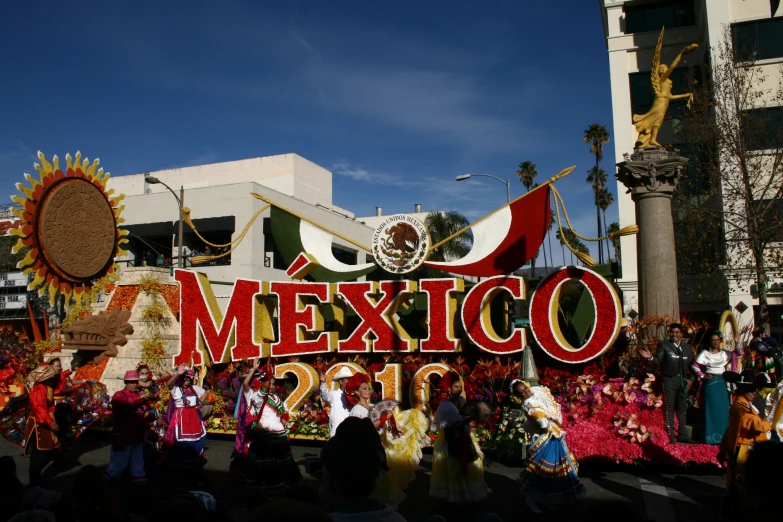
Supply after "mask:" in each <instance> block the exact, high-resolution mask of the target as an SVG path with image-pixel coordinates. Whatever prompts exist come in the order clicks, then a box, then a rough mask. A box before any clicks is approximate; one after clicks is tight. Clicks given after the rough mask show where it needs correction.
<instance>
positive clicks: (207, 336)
mask: <svg viewBox="0 0 783 522" xmlns="http://www.w3.org/2000/svg"><path fill="white" fill-rule="evenodd" d="M174 278H175V279H176V280H177V281H179V285H180V314H179V317H180V319H179V324H180V350H179V353H178V354H177V355H176V356H175V357H174V364H175V365H177V364H191V363H192V364H204V361H203V360H202V355H201V354H202V353H208V354H209V357H210V358H211V359H212V362H213V363H220V362H227V360H229V359H231V360H235V361H236V360H240V359H247V358H249V357H258V356H259V355H260V346H258V345H257V344H255V343H254V342H253V303H254V301H255V300H254V296H255V295H256V294H258V293H259V291H260V286H261V284H260V282H259V281H251V280H247V279H237V280H236V283H235V284H234V292H233V293H232V294H231V299H230V301H229V303H228V307H227V308H226V315H225V317H223V314H222V313H221V311H220V308H219V307H218V303H217V299H216V298H215V294H214V293H213V292H212V285H210V283H209V280H208V279H207V276H206V274H201V273H194V272H191V271H188V270H175V271H174ZM224 359H225V360H224Z"/></svg>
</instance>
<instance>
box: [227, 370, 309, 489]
mask: <svg viewBox="0 0 783 522" xmlns="http://www.w3.org/2000/svg"><path fill="white" fill-rule="evenodd" d="M256 376H257V377H256ZM254 377H256V378H255V379H254ZM274 384H275V370H274V368H273V367H272V366H270V365H267V366H264V367H263V368H261V369H260V370H259V360H258V359H256V360H254V361H253V367H252V369H251V370H250V372H249V373H248V374H247V376H246V377H245V380H244V382H243V383H242V398H241V399H240V400H241V401H244V408H245V409H246V412H244V413H242V414H240V418H241V419H243V421H242V424H243V425H242V426H240V425H237V431H239V430H245V432H246V434H247V438H248V439H249V440H250V442H249V445H248V446H247V459H246V460H245V463H244V466H243V467H244V475H245V478H246V480H247V485H248V487H249V488H252V489H261V490H265V491H272V490H276V489H282V488H285V487H290V486H293V485H295V484H298V483H299V482H300V481H301V480H302V475H301V473H300V472H299V466H298V465H297V464H296V462H295V461H294V457H293V455H292V454H291V445H290V444H289V442H288V430H287V429H286V422H288V413H287V412H286V411H285V406H284V404H283V401H282V400H281V399H280V397H278V396H277V395H276V394H275V393H274V392H273V391H272V390H273V387H274ZM242 407H243V406H240V409H242Z"/></svg>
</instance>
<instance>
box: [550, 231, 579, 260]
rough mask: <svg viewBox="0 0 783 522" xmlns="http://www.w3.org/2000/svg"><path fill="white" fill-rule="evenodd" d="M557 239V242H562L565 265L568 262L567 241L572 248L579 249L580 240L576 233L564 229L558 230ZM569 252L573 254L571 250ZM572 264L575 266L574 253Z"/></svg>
mask: <svg viewBox="0 0 783 522" xmlns="http://www.w3.org/2000/svg"><path fill="white" fill-rule="evenodd" d="M561 232H562V233H561ZM563 236H565V237H563ZM555 238H557V240H558V241H560V248H561V249H562V250H563V263H564V264H565V262H566V260H565V248H564V247H565V244H566V240H567V241H568V244H569V245H571V246H572V247H574V248H576V247H577V244H576V242H577V241H579V238H577V237H576V235H575V234H574V231H573V230H571V229H570V228H564V229H562V231H561V230H558V231H557V234H555ZM569 252H571V250H570V249H569ZM571 264H572V265H573V264H574V253H573V252H571Z"/></svg>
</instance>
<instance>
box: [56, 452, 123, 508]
mask: <svg viewBox="0 0 783 522" xmlns="http://www.w3.org/2000/svg"><path fill="white" fill-rule="evenodd" d="M105 502H106V497H105V495H104V480H103V474H102V473H101V470H100V469H98V468H96V467H95V466H92V465H87V466H83V467H82V468H81V469H80V470H79V471H78V473H76V477H75V478H74V480H73V487H72V488H71V490H70V492H68V494H67V495H66V496H65V498H64V499H63V501H62V503H61V504H60V509H59V510H58V511H59V516H58V520H79V521H80V522H93V521H94V522H99V521H101V520H111V519H112V518H113V517H111V516H109V511H110V510H109V509H108V507H107V506H106V503H105Z"/></svg>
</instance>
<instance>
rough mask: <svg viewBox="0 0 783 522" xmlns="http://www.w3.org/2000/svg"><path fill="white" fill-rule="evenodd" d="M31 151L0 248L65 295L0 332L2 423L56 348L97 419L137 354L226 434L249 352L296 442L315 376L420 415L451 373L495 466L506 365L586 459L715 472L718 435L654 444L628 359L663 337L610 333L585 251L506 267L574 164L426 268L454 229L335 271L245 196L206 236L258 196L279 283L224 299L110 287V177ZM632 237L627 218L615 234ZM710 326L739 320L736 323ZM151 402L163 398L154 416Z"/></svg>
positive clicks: (310, 413) (311, 428)
mask: <svg viewBox="0 0 783 522" xmlns="http://www.w3.org/2000/svg"><path fill="white" fill-rule="evenodd" d="M39 159H40V161H41V163H40V164H36V170H37V171H38V172H39V174H40V177H39V178H38V179H36V178H34V177H32V176H30V175H26V178H27V181H28V183H29V186H26V185H23V184H19V185H18V188H19V189H20V190H21V192H22V195H21V196H16V197H15V201H16V202H17V203H19V204H20V205H21V209H19V210H18V211H17V216H18V217H19V219H20V224H19V226H18V228H15V229H13V230H11V232H10V233H11V234H13V235H14V236H16V237H17V238H18V242H17V244H16V246H15V247H14V251H20V252H22V253H24V254H25V257H24V259H23V260H22V261H21V262H20V263H19V267H20V268H22V269H23V270H24V271H25V272H27V273H30V274H33V281H32V282H31V283H30V289H31V290H32V289H35V290H38V291H39V293H40V294H41V295H47V296H49V298H50V300H51V302H53V303H54V302H55V300H56V299H63V300H64V302H65V304H66V307H67V310H68V312H67V317H66V319H65V321H64V322H63V325H62V328H61V329H60V330H59V331H55V332H50V333H49V335H47V336H42V335H40V333H39V334H38V335H37V338H36V339H33V340H29V339H15V340H13V342H12V341H11V340H8V339H7V336H6V338H5V340H4V341H3V342H4V348H5V350H4V354H3V356H2V358H0V393H2V394H3V401H4V404H5V405H6V406H7V407H6V408H5V409H3V410H2V412H0V425H5V426H8V425H9V423H11V424H13V423H15V422H18V421H19V417H20V416H22V415H23V414H24V411H23V409H20V408H16V409H15V408H12V407H11V406H13V405H14V401H17V402H19V401H21V400H22V399H21V398H19V397H23V395H24V393H25V387H24V376H25V373H26V372H29V371H31V369H32V368H34V367H35V365H36V364H37V363H40V361H41V360H46V359H48V358H51V357H54V356H57V357H60V358H61V360H62V361H63V364H64V367H67V366H68V362H69V361H70V360H72V359H73V360H76V361H77V363H78V369H77V370H76V372H75V375H74V377H75V378H76V379H79V380H84V381H89V382H92V383H93V384H92V385H90V386H93V387H92V388H88V389H89V390H90V391H87V392H80V393H81V395H78V394H77V395H78V396H79V397H82V398H84V396H85V395H86V396H88V397H89V396H92V400H93V403H94V405H93V406H92V407H93V410H92V412H93V414H94V415H93V416H94V417H95V418H96V419H97V418H102V419H103V421H104V423H107V422H110V412H109V411H106V410H105V406H106V405H105V399H106V395H105V394H106V392H108V393H112V392H114V391H116V390H117V389H119V388H120V387H122V381H121V376H122V375H123V374H124V372H125V371H126V370H128V369H131V368H135V366H136V365H137V364H138V363H139V362H141V361H144V362H145V363H147V364H148V365H149V366H150V367H151V369H152V370H153V373H154V374H155V375H156V376H157V377H158V378H165V377H166V376H167V375H168V374H169V373H170V372H171V371H172V369H173V367H174V366H175V365H177V364H186V365H190V366H192V367H194V368H196V369H197V372H198V373H197V374H198V380H199V381H200V383H201V384H202V386H204V387H205V388H207V389H208V390H209V393H208V395H207V398H206V399H205V408H204V413H205V418H206V420H205V422H206V423H207V427H208V430H209V431H210V432H212V433H233V431H234V428H235V420H234V411H235V406H236V399H237V394H238V392H239V390H240V387H241V379H240V378H241V376H242V375H243V374H244V373H245V372H246V370H247V368H248V366H249V363H248V360H250V359H253V358H257V357H261V358H263V359H264V360H270V361H272V362H274V364H275V365H276V377H277V378H278V384H277V386H278V392H279V393H280V395H281V396H282V397H284V398H285V404H286V407H287V409H288V410H289V411H290V412H291V420H290V423H289V425H288V427H289V429H290V432H291V436H292V437H293V438H308V439H325V438H326V437H328V432H329V430H328V414H329V411H328V405H327V404H325V403H324V402H323V401H322V400H321V399H320V397H319V392H318V385H319V373H321V372H323V373H325V374H326V376H327V382H328V383H331V376H332V375H334V374H335V373H336V372H338V371H339V370H340V369H341V368H342V367H344V366H348V367H349V368H350V369H351V370H352V371H353V372H363V373H366V374H367V375H368V376H369V377H370V378H371V380H372V381H373V383H374V387H375V392H376V396H375V397H374V398H373V400H374V401H375V400H381V399H390V400H393V401H396V402H397V403H398V404H399V407H400V408H403V409H405V408H419V409H421V410H422V411H424V412H425V413H427V414H430V413H431V412H432V411H433V409H432V404H431V400H432V397H431V396H430V390H431V389H432V388H433V387H435V386H437V383H438V380H439V378H440V376H442V375H443V374H444V373H445V372H447V371H449V370H451V369H453V370H455V371H457V372H458V373H460V374H461V375H462V376H463V378H464V382H465V394H466V397H467V399H468V400H480V401H483V402H486V403H487V404H489V405H490V407H491V411H492V413H491V415H490V416H489V418H488V419H487V420H486V422H482V423H480V424H479V425H477V426H476V429H477V431H478V434H479V436H480V439H481V443H482V445H483V446H484V448H485V449H486V450H487V451H488V452H489V454H490V455H495V456H497V457H498V458H502V457H506V456H519V455H520V448H521V447H523V442H524V440H525V434H524V430H523V429H522V424H523V417H522V416H521V415H520V411H519V408H518V404H515V403H514V401H513V399H512V398H511V397H509V389H508V386H509V384H510V382H511V380H512V379H514V378H517V377H520V376H522V377H524V378H526V379H528V380H531V381H533V382H539V383H540V384H541V385H545V386H548V387H549V388H550V389H551V391H552V394H553V395H554V396H555V398H556V399H557V401H558V402H560V404H561V406H562V408H563V416H564V428H565V429H566V430H567V432H568V434H569V435H568V437H569V439H568V440H569V445H570V447H571V449H572V450H573V452H574V453H575V455H576V456H577V458H578V459H579V460H580V461H582V462H591V461H592V462H622V463H632V462H639V461H654V462H656V463H663V464H675V465H684V464H687V463H698V464H712V465H717V460H716V455H717V448H716V447H714V446H707V445H697V446H684V445H672V444H669V442H668V438H667V436H666V435H665V432H664V422H663V412H662V408H661V406H662V397H661V389H660V385H659V383H658V381H656V379H655V376H654V373H653V371H652V369H651V368H648V367H645V366H644V365H643V364H642V363H641V362H640V359H639V358H638V357H637V356H636V349H637V348H638V347H639V346H641V345H655V344H656V343H657V342H658V340H659V339H658V338H656V337H655V335H654V334H650V333H649V332H656V331H659V330H660V329H659V328H650V326H655V327H657V326H660V325H661V323H664V322H666V321H668V320H669V318H661V319H658V320H655V319H650V320H648V321H647V322H645V321H638V322H634V323H632V324H630V325H628V327H627V328H624V330H623V331H622V333H621V326H622V321H623V318H622V308H621V305H620V300H619V298H618V296H617V294H616V292H615V289H614V286H613V285H612V284H611V283H610V282H609V281H608V280H607V279H605V278H604V277H602V276H601V275H599V274H598V273H597V272H595V271H593V270H591V269H590V268H588V267H590V266H592V263H593V260H592V259H591V258H589V256H587V255H585V254H583V253H581V252H579V253H577V255H578V256H579V258H580V260H581V261H582V263H583V264H584V265H585V267H573V266H571V267H564V268H562V269H561V270H559V271H556V272H554V273H552V274H550V275H549V276H547V277H545V278H544V279H543V280H541V281H540V282H538V284H537V286H536V287H535V288H528V281H527V280H526V279H525V278H522V277H519V276H515V275H509V274H513V273H514V271H515V270H516V269H518V268H519V267H520V266H522V265H524V264H525V263H527V262H528V260H529V259H530V258H532V257H533V255H535V253H536V251H537V250H538V249H539V247H540V245H541V243H542V241H543V240H544V238H545V235H546V233H547V231H548V224H549V216H550V212H551V211H550V202H554V207H555V214H556V215H557V220H558V223H559V224H560V226H561V227H565V226H566V224H567V226H568V227H569V228H570V223H569V222H568V215H567V213H566V211H565V205H564V200H563V197H562V196H561V195H560V193H559V192H558V191H557V190H556V189H555V187H554V182H555V181H557V180H558V179H560V178H561V177H563V176H565V175H567V174H568V173H569V172H570V171H571V170H573V167H572V168H569V169H565V170H564V171H562V172H561V173H559V174H557V175H556V176H554V177H552V178H551V179H550V180H549V181H547V182H546V183H544V184H542V185H541V186H540V187H538V188H536V189H534V190H531V191H530V192H529V193H527V194H525V195H523V196H521V197H519V198H517V199H515V200H514V201H512V202H510V203H509V204H508V205H505V206H503V207H501V208H500V209H498V210H496V211H495V212H493V213H491V214H489V215H488V216H485V217H484V218H482V219H480V220H478V221H477V222H475V223H473V224H472V225H470V226H469V227H467V228H466V229H464V230H462V231H459V232H457V234H460V233H464V232H465V231H467V230H468V229H470V230H471V231H472V233H473V238H474V239H473V241H472V247H471V250H470V252H469V253H468V255H467V256H465V257H464V258H462V259H455V260H448V261H441V262H436V261H429V260H428V258H429V257H430V254H431V253H432V252H433V251H434V250H436V249H437V248H438V247H440V246H441V244H442V243H444V242H445V241H448V240H450V239H451V238H447V239H446V240H444V241H442V242H440V243H437V244H434V245H433V244H432V242H431V239H430V237H429V233H428V230H427V228H426V226H425V225H424V224H423V223H421V222H420V221H418V220H416V219H414V218H412V217H409V216H391V217H390V218H388V219H387V220H385V221H384V222H383V223H382V224H381V225H380V226H379V227H378V229H377V230H376V232H375V234H374V236H373V242H372V244H371V245H362V244H359V243H357V242H356V241H354V240H352V239H351V238H347V237H343V236H340V237H341V238H342V239H344V240H347V241H350V242H351V243H353V244H355V245H356V246H357V247H358V248H361V249H363V250H365V251H367V252H368V253H369V254H371V255H373V257H374V262H371V263H366V264H362V265H347V264H344V263H342V262H340V261H338V260H337V259H335V258H334V255H333V254H332V251H331V248H330V245H331V243H332V236H333V235H338V234H337V232H335V231H332V230H328V229H325V228H323V227H322V226H321V225H319V224H318V223H314V222H311V221H309V220H307V219H306V218H304V217H302V216H299V215H297V214H296V213H295V212H293V211H291V210H289V209H286V208H283V207H281V206H279V205H277V204H276V203H275V202H274V201H271V200H268V199H266V198H263V197H262V196H259V195H257V194H253V195H248V197H257V198H259V199H263V200H264V201H265V202H266V204H267V206H266V207H264V208H263V209H261V210H260V211H259V212H258V213H257V214H256V215H255V216H254V217H253V219H251V221H250V222H249V223H248V224H247V226H246V227H245V229H244V231H243V232H242V233H241V234H239V235H238V236H237V238H236V239H234V240H233V241H232V242H231V243H229V244H226V245H215V246H216V247H221V248H225V249H226V254H227V253H230V250H231V249H232V248H234V247H235V246H236V244H237V243H238V242H239V241H241V240H242V237H243V236H244V234H246V233H247V231H248V230H249V229H250V227H251V226H252V224H253V221H254V220H255V218H256V217H258V215H260V213H261V212H263V211H264V210H266V209H267V208H270V207H271V224H272V226H271V233H272V234H274V236H275V241H276V243H277V245H278V248H279V250H280V252H281V255H282V256H283V258H284V260H285V261H286V263H287V264H288V266H289V268H288V270H287V272H286V273H287V275H288V276H289V278H290V280H288V281H255V280H245V279H239V280H237V281H236V282H235V284H234V286H233V290H232V293H231V295H230V299H229V303H228V305H227V306H225V307H224V308H223V309H222V310H221V307H219V306H218V304H217V300H216V298H215V295H214V292H213V290H212V286H211V283H210V281H209V280H208V278H207V276H206V275H204V274H201V273H199V272H198V268H195V269H194V270H174V271H173V274H170V272H169V270H167V269H159V268H152V267H141V268H135V269H134V268H131V269H125V270H124V271H123V275H122V277H121V278H120V277H119V275H118V273H119V269H118V267H117V265H116V264H115V263H114V260H115V258H116V257H118V256H120V255H122V254H123V251H122V249H121V246H122V244H123V243H124V242H125V232H124V231H123V230H122V228H121V224H122V218H121V212H122V208H123V207H122V205H121V204H120V202H121V200H122V195H116V196H115V195H114V194H112V193H111V191H106V180H107V179H108V173H104V172H103V170H102V169H98V168H97V165H98V162H97V160H96V161H95V162H93V163H92V164H89V162H88V161H87V160H86V159H85V160H82V158H81V155H80V154H78V153H77V154H76V157H75V158H74V159H71V157H70V156H66V162H67V166H66V167H65V170H64V171H63V170H62V169H61V168H60V165H59V160H58V159H57V157H55V158H53V161H52V163H50V162H48V161H47V160H46V158H45V157H44V156H43V154H40V153H39ZM190 212H191V211H190V209H187V208H185V209H183V217H184V220H185V222H186V223H188V224H189V225H190V227H191V228H192V229H193V231H194V233H196V234H198V230H197V229H196V227H195V226H194V224H193V221H192V220H191V219H190ZM561 219H562V222H561ZM636 231H637V230H636V229H635V227H627V228H625V229H623V230H621V231H620V232H617V233H616V235H618V234H619V235H626V234H634V233H636ZM457 234H455V235H457ZM452 237H453V236H452ZM564 237H567V235H565V234H564ZM579 237H582V236H579ZM582 239H586V240H590V239H591V238H583V237H582ZM594 239H595V240H598V239H602V238H594ZM566 246H567V247H569V248H570V245H568V243H567V242H566ZM223 255H225V254H223ZM214 257H215V256H212V257H210V258H209V259H207V258H206V257H205V258H202V259H194V263H195V264H198V263H199V262H200V261H201V262H203V261H208V260H211V259H213V258H214ZM422 266H427V267H429V268H431V269H437V270H440V271H441V273H442V274H443V277H440V278H435V279H432V278H430V279H426V278H420V277H417V276H416V270H417V269H419V268H420V267H422ZM376 270H384V271H386V272H387V273H388V277H387V279H388V280H382V281H357V279H359V278H361V277H363V276H365V275H367V274H369V273H371V272H373V271H376ZM459 276H463V277H464V276H475V277H477V278H478V279H479V281H480V282H476V283H468V282H466V280H465V279H463V278H462V277H459ZM573 284H578V285H581V286H582V287H584V290H583V292H582V293H583V296H582V298H581V299H580V301H579V307H580V309H581V310H580V313H581V314H583V315H586V316H588V317H589V321H588V323H589V325H590V326H589V328H588V330H587V331H584V332H582V335H580V336H578V338H577V342H576V343H574V342H573V338H572V336H569V335H568V333H567V332H566V331H565V330H566V329H565V328H564V325H563V324H562V319H561V317H560V316H561V315H562V314H561V311H560V301H561V292H563V291H564V289H565V288H567V286H568V285H573ZM514 301H518V302H519V301H521V302H523V303H527V304H528V307H529V312H528V314H526V315H528V317H529V324H528V325H524V327H521V328H513V327H512V326H511V322H510V320H509V313H508V312H509V307H510V306H513V303H514ZM183 303H187V305H186V306H183ZM722 323H723V324H722V325H721V326H722V327H724V328H728V329H731V328H732V327H733V328H734V329H735V330H736V322H735V321H733V316H731V317H724V319H723V320H722ZM723 325H728V326H723ZM705 326H706V325H699V324H694V325H689V333H690V335H691V336H692V337H693V336H697V335H699V333H700V332H703V331H704V327H705ZM618 336H621V338H620V341H618ZM729 338H731V337H729ZM691 340H692V341H693V338H692V339H691ZM618 343H619V344H620V345H621V348H620V349H618V348H616V345H617V344H618ZM692 344H693V346H697V344H698V343H697V342H693V343H692ZM613 348H614V349H613ZM729 348H730V347H729V346H727V349H729ZM534 361H535V362H534ZM610 368H613V370H611V375H610V374H608V373H607V371H608V370H609V369H610ZM539 370H540V373H539ZM97 382H99V383H101V385H100V388H101V389H102V390H103V391H102V392H100V390H99V388H97V387H95V386H96V385H95V384H94V383H97ZM15 396H19V397H17V398H16V399H14V397H15ZM17 399H18V400H17ZM101 401H104V404H103V409H102V408H101ZM166 402H167V401H166V397H165V396H164V397H162V398H161V401H160V403H159V404H157V407H158V408H161V409H162V408H164V405H165V404H166ZM99 424H100V423H99ZM96 425H97V424H96ZM4 433H5V431H4Z"/></svg>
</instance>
